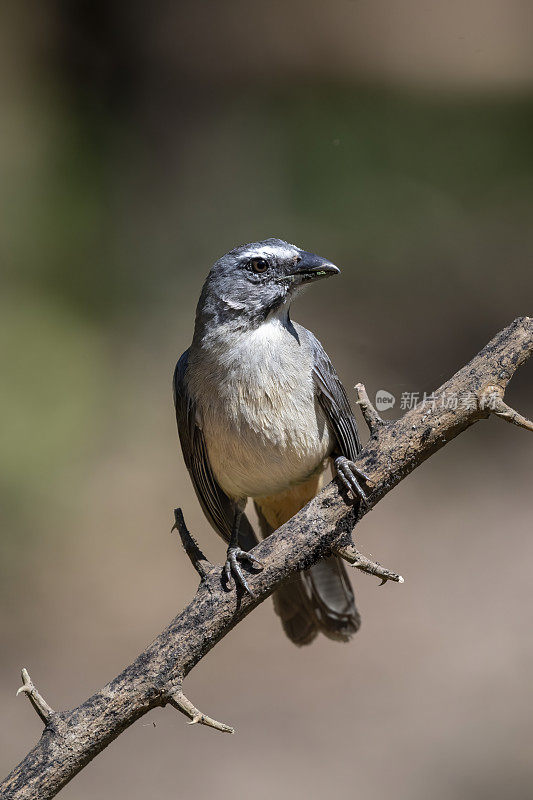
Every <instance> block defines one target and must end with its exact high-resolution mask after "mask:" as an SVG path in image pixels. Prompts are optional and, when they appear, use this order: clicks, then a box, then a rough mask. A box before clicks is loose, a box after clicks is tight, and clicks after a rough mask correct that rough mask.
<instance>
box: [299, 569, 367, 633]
mask: <svg viewBox="0 0 533 800" xmlns="http://www.w3.org/2000/svg"><path fill="white" fill-rule="evenodd" d="M301 580H302V584H303V587H304V590H305V593H306V596H307V599H308V603H309V606H310V609H311V612H312V614H313V617H314V620H315V624H316V626H317V627H318V628H319V630H321V631H322V633H323V634H324V635H325V636H327V637H328V638H329V639H336V640H337V641H341V642H347V641H348V640H349V639H350V638H351V637H352V636H353V635H354V633H357V631H358V630H359V628H360V626H361V616H360V614H359V612H358V610H357V607H356V605H355V597H354V594H353V591H352V586H351V583H350V579H349V577H348V574H347V572H346V569H345V567H344V564H343V563H342V561H340V560H339V559H338V558H335V557H333V556H332V557H330V558H326V559H324V560H323V561H319V563H318V564H315V566H314V567H311V569H310V570H307V571H306V572H303V573H302V574H301Z"/></svg>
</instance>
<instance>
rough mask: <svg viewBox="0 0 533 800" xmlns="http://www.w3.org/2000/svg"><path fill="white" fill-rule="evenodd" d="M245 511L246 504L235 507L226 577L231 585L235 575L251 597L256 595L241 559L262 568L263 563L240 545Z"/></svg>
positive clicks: (236, 580)
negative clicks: (243, 571) (242, 566)
mask: <svg viewBox="0 0 533 800" xmlns="http://www.w3.org/2000/svg"><path fill="white" fill-rule="evenodd" d="M243 512H244V505H237V506H236V508H235V516H234V518H233V529H232V531H231V539H230V542H229V547H228V551H227V558H226V563H225V565H224V575H225V578H226V585H227V586H228V587H229V586H231V579H232V577H233V579H234V580H235V582H236V583H239V584H240V586H242V588H243V589H244V590H245V591H246V592H248V594H249V595H250V596H251V597H255V595H254V593H253V592H252V590H251V589H250V587H249V586H248V583H247V581H246V578H245V577H244V575H243V573H242V569H241V566H240V564H239V561H248V562H249V563H250V564H251V565H252V566H253V567H258V568H260V569H263V565H262V563H261V562H260V561H259V560H258V559H257V558H255V556H253V555H251V553H247V552H246V550H242V549H241V548H240V547H239V529H240V525H241V518H242V515H243Z"/></svg>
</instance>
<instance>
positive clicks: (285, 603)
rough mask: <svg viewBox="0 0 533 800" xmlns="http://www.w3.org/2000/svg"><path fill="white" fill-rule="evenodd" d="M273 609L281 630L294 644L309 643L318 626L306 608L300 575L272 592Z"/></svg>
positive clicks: (305, 596) (314, 635)
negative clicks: (279, 621)
mask: <svg viewBox="0 0 533 800" xmlns="http://www.w3.org/2000/svg"><path fill="white" fill-rule="evenodd" d="M273 600H274V610H275V611H276V614H277V615H278V617H279V618H280V619H281V624H282V626H283V630H284V631H285V633H286V634H287V636H288V637H289V639H290V640H291V642H294V644H296V645H298V646H299V647H301V646H302V645H304V644H311V642H312V641H313V639H315V638H316V636H317V634H318V626H317V624H316V622H315V618H314V616H313V614H312V613H311V612H310V610H309V609H308V602H307V595H306V592H305V589H304V585H303V581H302V579H301V577H300V575H297V576H296V577H295V578H293V579H292V580H291V581H290V582H289V583H286V584H285V585H284V586H282V587H281V588H280V589H278V590H277V592H274V595H273Z"/></svg>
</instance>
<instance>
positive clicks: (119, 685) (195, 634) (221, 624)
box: [0, 317, 533, 800]
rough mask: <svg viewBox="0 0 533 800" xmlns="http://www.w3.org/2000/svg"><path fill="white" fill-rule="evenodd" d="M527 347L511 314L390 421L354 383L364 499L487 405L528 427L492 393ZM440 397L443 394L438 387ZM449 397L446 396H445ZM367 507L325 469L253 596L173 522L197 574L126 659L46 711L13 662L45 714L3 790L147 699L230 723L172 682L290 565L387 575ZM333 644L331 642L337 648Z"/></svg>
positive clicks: (110, 733) (531, 326)
mask: <svg viewBox="0 0 533 800" xmlns="http://www.w3.org/2000/svg"><path fill="white" fill-rule="evenodd" d="M532 351H533V319H532V318H529V317H522V318H520V319H517V320H515V321H514V322H513V323H512V324H511V325H509V326H508V327H507V328H505V330H503V331H501V332H500V333H498V334H497V335H496V336H495V337H494V339H492V341H491V342H489V344H487V345H486V347H485V348H484V349H483V350H482V351H481V352H480V353H478V355H476V356H475V358H473V359H472V361H471V362H470V363H469V364H467V365H466V366H465V367H463V368H462V369H460V370H459V371H458V372H457V373H456V374H455V375H454V376H453V377H452V378H450V380H448V381H447V382H446V383H445V384H443V385H442V386H441V387H440V388H439V389H437V390H435V392H434V394H433V395H432V397H431V398H430V399H429V400H428V402H426V403H424V404H422V405H418V406H417V407H415V408H413V409H411V410H409V411H408V412H407V413H406V414H405V415H404V416H403V417H402V418H401V419H399V420H397V421H396V422H384V421H383V420H381V419H380V417H379V415H378V414H377V412H376V411H375V410H374V409H373V408H372V406H371V404H370V402H369V401H368V397H367V396H366V392H365V390H364V387H363V386H361V385H359V386H358V392H359V404H360V406H361V410H362V412H363V414H364V416H365V419H366V421H367V424H368V426H369V429H370V438H369V440H368V442H367V443H366V446H365V447H364V449H363V450H362V452H361V453H360V455H359V458H358V459H357V462H356V464H357V467H358V468H359V469H360V470H362V471H363V472H364V473H366V474H367V475H368V476H369V479H370V482H369V486H370V489H371V493H370V500H371V503H372V506H373V507H374V506H375V505H376V504H377V503H378V502H379V501H380V500H381V498H382V497H384V496H385V495H386V494H387V493H388V492H390V490H391V489H392V488H393V487H394V486H396V484H398V483H399V482H400V481H401V480H403V478H405V477H406V476H407V475H408V474H409V473H410V472H412V471H413V470H414V469H415V468H416V467H417V466H419V464H421V463H422V462H423V461H425V460H426V459H427V458H428V457H429V456H431V455H432V454H433V453H435V452H436V451H437V450H439V449H440V448H441V447H443V446H444V445H445V444H447V442H449V441H450V440H451V439H453V438H454V437H455V436H457V435H458V434H459V433H461V432H462V431H464V430H465V429H466V428H468V427H469V426H470V425H472V424H473V423H475V422H477V421H478V420H480V419H483V418H486V417H488V416H490V415H491V414H494V415H496V416H500V417H502V418H503V419H506V420H507V421H509V422H513V423H514V424H517V425H520V426H521V427H524V428H526V429H528V430H533V424H532V423H531V422H529V421H528V420H527V419H525V418H524V417H522V416H521V415H519V414H517V412H515V411H513V409H511V408H509V406H507V405H506V404H505V403H504V402H503V395H504V391H505V388H506V386H507V384H508V382H509V380H510V379H511V377H512V376H513V374H514V372H515V370H516V369H517V368H518V367H519V366H520V365H521V364H522V363H523V362H524V361H526V360H527V358H529V356H530V355H531V353H532ZM450 398H451V399H450ZM453 398H456V400H457V403H456V405H455V406H454V403H453ZM365 513H367V509H366V508H363V507H361V508H358V507H357V505H354V504H353V503H352V502H351V501H350V499H349V498H348V497H346V496H345V494H344V490H343V489H342V487H341V485H340V483H339V482H338V480H337V479H335V480H333V481H332V482H331V483H330V484H329V485H328V486H326V487H325V489H323V491H322V492H321V493H320V494H319V495H318V496H317V497H316V498H315V499H314V500H312V501H311V502H310V503H309V504H308V505H307V506H306V507H305V508H304V509H302V510H301V511H300V512H299V513H298V514H297V515H296V516H295V517H293V519H291V520H289V522H287V523H286V524H285V525H283V526H282V527H281V528H280V529H279V530H278V531H276V533H274V534H273V535H272V536H270V537H269V538H268V539H265V540H264V541H262V542H261V543H260V544H259V545H257V547H255V548H254V551H253V553H254V555H255V556H256V557H257V558H258V559H259V560H260V561H261V562H262V563H263V565H264V568H263V570H262V571H261V572H256V571H253V570H250V577H249V583H250V587H251V589H252V590H253V592H254V595H255V596H254V597H251V596H249V595H248V594H243V593H241V591H240V590H235V589H233V590H231V591H226V590H225V589H224V588H223V586H222V583H221V567H220V566H219V565H214V566H213V565H211V564H210V563H209V562H208V561H207V559H206V558H205V557H204V556H203V554H202V553H201V552H200V551H199V549H198V547H197V545H196V543H195V542H194V540H193V539H192V537H191V536H190V535H189V533H188V531H187V530H186V528H185V524H184V522H183V519H182V517H181V516H180V513H179V512H177V516H176V524H177V526H178V528H179V530H180V534H181V536H182V541H183V543H184V545H185V547H186V550H187V553H188V555H189V557H190V558H191V561H192V563H193V564H194V566H195V567H196V569H197V570H198V572H199V574H200V577H201V581H200V585H199V587H198V591H197V592H196V594H195V596H194V598H193V599H192V600H191V602H190V603H189V605H188V606H187V607H186V608H185V609H184V610H183V611H182V612H181V613H180V614H178V616H177V617H175V618H174V619H173V620H172V622H171V623H170V624H169V625H168V627H167V628H166V629H165V630H164V631H163V632H162V633H160V634H159V635H158V636H157V638H156V639H155V640H154V641H153V642H152V644H150V645H149V646H148V647H147V648H146V650H144V651H143V652H142V653H141V654H140V655H139V656H138V657H137V658H136V659H135V661H134V662H133V663H132V664H130V665H129V666H128V667H126V669H124V671H123V672H121V674H120V675H118V676H117V677H116V678H114V679H113V680H112V681H111V682H110V683H108V684H107V685H106V686H104V688H103V689H101V690H100V691H98V692H96V693H95V694H94V695H93V696H92V697H90V698H89V699H88V700H86V701H85V702H84V703H82V704H81V705H79V706H78V707H77V708H74V709H72V710H70V711H57V712H56V711H53V710H52V709H51V708H50V707H49V706H48V704H47V703H46V701H44V700H43V698H42V697H41V695H40V694H39V693H38V692H37V690H36V689H35V687H34V686H33V683H32V682H31V679H30V677H29V675H28V673H27V672H26V671H25V670H23V681H24V685H23V686H22V687H21V690H20V691H23V692H25V693H26V694H27V695H28V697H29V699H30V701H31V702H32V705H33V706H34V708H35V710H36V711H37V713H38V714H39V716H40V717H41V719H42V720H43V722H44V723H45V728H44V731H43V733H42V736H41V738H40V740H39V742H38V743H37V744H36V745H35V747H34V748H33V749H32V750H31V751H30V752H29V753H28V755H27V756H26V757H25V758H24V759H23V761H22V762H21V763H20V764H19V765H18V766H17V767H16V768H15V769H14V770H13V772H12V773H11V774H10V775H9V776H8V777H7V778H6V779H5V780H4V782H3V783H2V784H1V785H0V796H1V797H2V798H5V800H26V799H27V798H28V799H29V798H36V797H38V798H39V800H47V798H51V797H54V796H55V795H56V794H57V792H59V790H60V789H61V788H62V787H63V786H65V784H66V783H68V781H70V780H71V779H72V778H73V777H74V776H75V775H76V774H77V773H78V772H79V771H80V770H81V769H83V767H84V766H85V765H86V764H88V763H89V761H91V760H92V759H93V758H94V757H95V756H96V755H98V753H100V752H101V751H102V750H103V749H104V748H105V747H107V745H108V744H109V743H110V742H111V741H113V739H115V738H116V737H117V736H118V735H119V734H120V733H122V731H123V730H125V729H126V728H127V727H128V726H129V725H131V724H132V723H133V722H135V721H136V720H137V719H139V717H141V716H143V714H146V713H147V712H148V711H150V710H151V709H153V708H155V707H156V706H164V705H166V704H171V705H173V706H174V707H175V708H177V709H179V710H180V711H182V712H183V713H184V714H187V715H188V716H189V717H190V718H191V719H192V721H193V722H199V723H200V724H204V725H209V726H211V727H214V728H218V729H219V730H222V731H226V732H231V733H232V732H233V730H232V729H231V728H230V727H229V726H227V725H223V724H221V723H217V722H216V720H213V719H211V718H210V717H207V716H206V715H204V714H202V713H201V712H200V711H198V709H196V708H195V707H194V706H193V705H192V703H190V701H189V700H187V698H186V697H185V695H184V694H183V691H182V683H183V680H184V678H185V677H186V676H187V675H188V673H189V672H190V671H191V670H192V669H193V668H194V666H195V665H196V664H197V663H198V662H199V661H200V659H201V658H203V656H205V655H206V653H208V652H209V651H210V650H211V649H212V648H213V647H214V646H215V645H216V643H217V642H218V641H219V640H220V639H222V638H223V637H224V636H225V635H226V634H227V633H229V631H230V630H231V629H232V628H233V627H234V626H235V625H237V624H238V623H239V622H240V620H241V619H243V617H245V616H246V615H247V614H249V613H250V612H251V611H252V610H253V609H254V608H255V607H256V606H257V605H259V603H262V602H263V601H264V600H265V599H266V598H267V597H268V596H269V595H270V594H272V592H273V591H274V590H275V589H277V588H278V587H279V586H280V585H281V584H282V583H283V582H284V581H285V580H287V579H288V578H289V577H290V576H291V575H292V574H294V573H295V572H296V571H297V570H301V569H306V568H308V567H310V566H311V565H312V564H314V563H316V562H317V561H318V560H319V559H320V558H323V557H324V556H326V555H329V554H331V553H337V554H339V555H341V556H342V557H344V558H345V559H346V560H347V561H350V562H351V563H352V564H353V565H354V566H355V567H357V568H359V569H362V570H364V571H366V572H371V573H373V574H377V575H379V576H380V577H382V578H383V579H384V580H387V579H389V580H396V581H398V580H401V579H400V577H399V576H398V575H396V574H395V573H393V572H390V571H389V570H386V569H384V568H382V567H380V565H377V564H373V563H372V562H370V561H369V560H368V559H365V557H363V556H361V554H359V553H358V551H357V550H356V549H355V546H354V544H353V542H352V531H353V529H354V527H355V525H356V523H357V522H358V520H359V519H360V518H361V517H362V516H363V515H364V514H365ZM340 655H341V654H340Z"/></svg>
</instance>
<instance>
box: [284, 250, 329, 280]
mask: <svg viewBox="0 0 533 800" xmlns="http://www.w3.org/2000/svg"><path fill="white" fill-rule="evenodd" d="M339 272H340V269H339V268H338V267H336V266H335V264H332V263H331V261H326V259H325V258H322V257H321V256H316V255H315V254H314V253H306V252H305V251H304V250H302V251H301V252H300V256H299V257H298V260H297V261H295V263H294V267H293V268H291V270H290V278H291V279H292V282H293V283H295V284H298V285H300V284H302V283H311V282H312V281H318V280H321V279H322V278H329V277H331V275H338V274H339Z"/></svg>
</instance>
